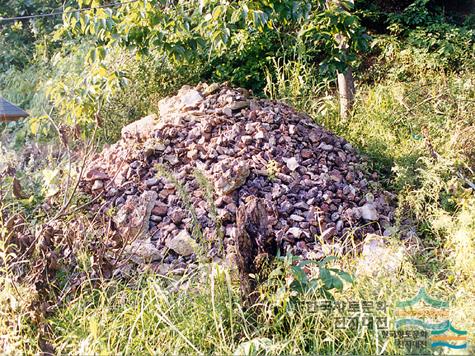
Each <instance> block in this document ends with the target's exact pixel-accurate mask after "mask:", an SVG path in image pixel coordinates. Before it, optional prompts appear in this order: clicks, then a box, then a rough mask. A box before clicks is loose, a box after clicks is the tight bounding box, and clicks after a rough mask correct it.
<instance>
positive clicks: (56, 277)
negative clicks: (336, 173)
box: [0, 0, 475, 355]
mask: <svg viewBox="0 0 475 356" xmlns="http://www.w3.org/2000/svg"><path fill="white" fill-rule="evenodd" d="M330 3H331V2H328V4H327V2H325V1H318V0H317V1H287V0H280V1H257V0H256V1H247V0H246V1H239V2H228V1H217V0H210V1H193V0H188V1H181V2H172V1H129V2H126V1H124V4H123V5H120V6H118V5H115V4H113V3H110V2H107V1H96V0H92V1H66V2H65V3H63V2H60V1H56V0H50V1H36V0H33V1H29V2H27V3H26V2H23V1H17V0H9V1H7V2H6V3H5V4H4V5H3V4H0V16H2V17H3V18H9V17H15V16H22V15H30V14H39V13H51V12H63V14H62V15H59V16H51V17H44V18H34V19H25V20H22V19H20V20H8V21H2V20H1V18H0V48H1V50H0V51H1V53H2V56H1V57H0V68H1V69H2V70H1V74H0V95H1V96H2V97H5V98H6V99H8V100H10V101H12V102H14V103H16V104H18V105H20V106H22V107H23V108H24V109H26V110H28V112H29V113H30V114H31V115H30V117H28V118H27V119H24V120H21V121H19V122H16V123H0V152H1V154H0V280H1V282H2V290H1V291H0V300H1V303H0V334H1V335H2V336H1V338H0V350H1V352H2V353H7V354H8V353H11V354H16V353H28V354H30V353H37V352H40V351H43V352H51V353H58V354H59V353H75V354H96V353H105V354H116V353H133V354H139V353H140V354H141V353H174V354H178V353H180V354H189V353H198V354H201V353H203V354H204V353H219V354H231V353H235V354H252V355H255V354H267V353H269V354H304V353H312V354H406V353H408V352H410V351H411V350H407V349H405V347H404V345H400V344H398V343H397V342H396V341H395V340H394V339H391V338H384V337H382V336H381V333H380V332H377V331H375V330H372V329H370V328H356V329H354V328H353V329H352V328H347V329H345V328H340V327H338V325H337V323H336V320H337V318H338V317H339V314H338V313H337V312H336V311H335V310H330V311H328V310H327V311H325V310H320V309H318V308H316V301H319V302H322V301H328V302H331V303H338V302H357V303H358V305H359V306H360V307H361V305H362V304H363V303H364V302H365V301H374V302H384V303H387V304H388V306H389V308H388V310H387V311H376V312H375V314H374V315H375V316H381V317H386V316H387V317H389V319H390V320H393V319H394V318H395V315H394V308H391V305H393V304H394V303H395V302H396V301H398V300H402V299H409V298H410V297H412V296H414V295H415V294H416V293H417V291H418V290H419V288H420V287H425V289H426V290H427V291H428V293H429V294H430V295H431V296H433V297H434V298H436V299H442V300H449V301H450V305H451V308H450V310H449V319H450V320H451V322H452V324H453V325H456V327H457V328H458V329H462V330H468V332H469V335H468V349H467V350H465V351H466V352H467V354H470V353H473V351H474V349H473V347H474V346H473V345H474V343H475V338H474V337H473V332H474V331H475V310H474V308H473V304H474V301H475V275H474V273H473V271H474V269H475V195H474V194H475V173H474V170H475V138H474V133H475V27H474V24H475V17H474V15H473V14H470V12H469V11H467V10H457V11H456V10H453V9H448V10H447V11H445V10H444V6H445V5H447V4H446V2H443V1H429V0H416V1H403V2H396V1H377V2H370V1H363V0H361V1H356V2H355V4H354V6H352V4H351V3H350V2H348V3H347V2H343V1H342V2H341V3H342V4H343V5H342V6H333V5H332V4H330ZM108 5H111V6H108ZM448 5H450V4H448ZM79 8H82V9H83V11H74V9H79ZM449 8H450V6H449ZM342 34H343V35H344V36H346V37H347V38H348V41H349V50H348V51H347V52H345V51H341V48H340V44H339V42H338V40H337V36H338V35H342ZM349 67H352V69H353V74H354V76H355V83H356V97H355V103H354V106H353V108H352V110H351V112H350V115H349V116H348V117H347V118H346V119H342V118H341V117H340V114H339V97H338V92H337V89H336V76H337V73H338V72H343V71H345V70H347V69H348V68H349ZM224 81H227V82H229V83H230V84H231V85H234V86H242V87H244V88H247V89H251V90H252V91H253V92H254V94H255V95H257V96H261V97H267V98H271V99H277V100H281V101H283V102H286V103H288V104H290V105H292V106H293V107H295V108H296V109H298V110H299V111H302V112H305V113H307V114H308V115H310V116H311V117H312V118H313V119H314V120H315V122H316V123H318V124H319V125H322V126H324V127H325V128H327V129H329V130H331V131H333V132H335V133H336V134H338V135H340V136H342V137H344V138H345V139H346V140H348V141H349V142H350V143H351V144H352V145H353V146H354V147H356V148H357V149H358V151H359V152H361V154H364V155H366V156H367V157H368V158H369V162H370V164H371V165H372V168H374V170H376V171H377V172H378V173H379V174H380V176H381V179H382V183H383V185H384V187H385V188H386V189H387V190H389V191H390V192H392V193H393V194H394V195H395V196H396V197H397V207H396V208H397V209H396V211H397V213H396V223H395V226H394V231H393V233H392V234H391V236H389V237H387V238H386V239H385V240H386V241H387V246H386V248H385V250H384V251H385V252H384V253H383V254H379V255H378V254H375V255H368V254H365V253H364V250H363V252H362V248H363V245H364V244H365V242H364V241H358V240H357V239H354V237H353V236H348V237H347V238H346V239H345V240H344V241H338V242H335V243H334V244H324V246H323V248H324V251H325V254H326V258H325V259H323V260H320V261H314V263H310V262H308V264H307V265H305V266H304V265H300V266H299V265H298V263H301V262H298V261H295V259H294V258H293V256H279V257H278V258H276V259H275V260H274V262H273V263H272V265H270V266H268V267H266V268H268V273H267V275H268V278H266V279H264V280H259V281H258V287H257V292H256V293H257V297H256V300H255V302H254V304H253V305H251V306H247V305H245V304H244V303H243V301H242V300H241V296H240V294H239V286H238V285H237V282H236V278H235V276H233V271H232V270H230V269H228V268H226V267H224V266H222V265H220V264H218V263H214V262H211V261H206V260H205V259H204V260H203V261H201V263H200V265H199V268H198V269H197V270H193V271H187V272H186V273H184V275H182V276H180V277H176V276H172V275H159V274H157V273H156V271H152V270H146V269H145V270H141V271H140V272H139V271H137V272H136V273H135V274H134V273H133V272H132V273H131V275H129V276H116V275H114V273H113V272H112V271H108V269H107V268H105V265H104V261H103V259H102V257H103V256H104V255H105V254H106V253H107V246H108V244H109V243H111V242H110V241H105V240H104V239H103V236H104V235H105V234H104V231H105V229H107V228H108V227H107V226H106V225H104V223H103V219H101V217H100V216H98V215H94V216H91V214H90V213H89V212H88V210H87V209H84V208H85V207H87V206H88V204H89V203H90V199H91V198H90V197H87V196H85V195H83V194H82V193H80V192H79V191H78V189H77V184H76V182H77V181H78V178H79V176H80V175H81V173H82V169H83V165H84V161H85V160H86V158H88V157H90V156H92V155H93V153H94V152H95V151H98V150H100V149H101V148H102V147H103V145H105V144H110V143H113V142H115V141H116V140H117V139H118V138H119V137H120V129H121V127H122V126H124V125H126V124H128V123H130V122H132V121H134V120H136V119H138V118H140V117H142V116H145V115H146V114H149V113H154V112H156V110H157V106H158V101H159V100H160V99H162V98H164V97H166V96H168V95H170V94H172V93H174V92H176V91H177V90H178V89H179V88H180V87H181V86H182V85H184V84H196V83H199V82H208V83H212V82H224ZM203 185H204V186H205V183H203ZM58 232H59V233H58ZM402 236H404V237H405V238H404V239H402V238H401V237H402ZM342 246H351V247H352V248H351V249H342V248H341V247H342ZM348 250H349V251H351V252H347V251H348ZM343 251H345V252H343ZM108 272H110V273H108ZM330 272H331V273H330ZM256 278H259V276H256ZM429 346H430V345H429ZM422 351H425V352H428V353H431V352H434V351H435V352H441V353H442V354H443V353H444V352H447V350H446V349H438V350H437V349H436V350H433V349H431V348H428V349H426V350H422ZM422 351H421V350H419V351H418V352H422Z"/></svg>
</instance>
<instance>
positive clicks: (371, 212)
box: [359, 203, 379, 220]
mask: <svg viewBox="0 0 475 356" xmlns="http://www.w3.org/2000/svg"><path fill="white" fill-rule="evenodd" d="M359 211H360V214H361V217H362V218H363V219H365V220H378V218H379V214H378V212H377V211H376V208H375V207H374V205H373V204H370V203H368V204H365V205H363V206H362V207H360V208H359Z"/></svg>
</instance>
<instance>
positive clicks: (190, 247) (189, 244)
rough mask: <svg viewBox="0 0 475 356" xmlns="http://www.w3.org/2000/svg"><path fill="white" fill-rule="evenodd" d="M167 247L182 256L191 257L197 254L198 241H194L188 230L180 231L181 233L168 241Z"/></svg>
mask: <svg viewBox="0 0 475 356" xmlns="http://www.w3.org/2000/svg"><path fill="white" fill-rule="evenodd" d="M165 245H166V246H167V247H168V248H169V249H170V250H173V251H175V252H176V253H177V254H179V255H181V256H189V255H191V254H192V253H194V252H195V249H196V246H197V244H196V241H195V240H193V239H192V238H191V236H190V234H189V233H188V232H187V231H186V230H182V231H180V233H179V234H178V235H176V236H174V237H173V238H171V239H170V240H167V242H166V243H165Z"/></svg>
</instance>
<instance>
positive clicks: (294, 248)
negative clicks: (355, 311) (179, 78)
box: [81, 84, 393, 263]
mask: <svg viewBox="0 0 475 356" xmlns="http://www.w3.org/2000/svg"><path fill="white" fill-rule="evenodd" d="M122 133H123V137H122V139H121V140H120V141H119V142H117V143H116V144H113V145H111V146H110V147H107V148H106V149H105V150H104V151H103V152H102V153H101V154H99V155H98V156H97V157H95V158H94V160H93V161H92V162H91V163H90V164H89V166H88V169H87V171H86V174H85V179H84V180H83V181H82V183H81V187H82V189H83V191H85V192H88V193H90V194H92V195H94V196H95V195H97V194H104V196H105V199H106V202H105V203H102V204H96V205H95V206H94V207H93V209H96V210H98V211H100V212H102V213H104V214H106V211H107V210H108V209H110V208H113V209H115V211H117V213H116V214H115V216H114V218H113V221H114V223H115V228H116V229H117V233H119V234H121V235H127V238H128V239H131V238H132V236H135V238H137V235H138V239H139V240H143V241H146V242H147V243H148V242H150V243H153V244H154V246H155V247H156V249H157V251H155V250H154V251H152V252H151V253H148V254H149V255H151V256H149V257H151V258H155V257H156V256H158V255H159V254H162V255H163V256H164V257H163V258H164V259H165V260H166V261H165V262H166V263H172V262H173V261H174V260H176V261H180V263H182V262H183V261H186V260H187V259H194V258H195V253H194V252H193V251H194V248H193V246H192V244H191V241H192V240H193V239H198V238H202V239H203V242H205V243H206V246H208V247H209V251H207V253H208V256H210V257H215V256H220V257H222V258H224V257H225V256H224V255H223V254H230V253H233V251H234V250H233V249H234V247H235V245H236V241H235V240H236V231H237V230H236V228H237V226H236V213H237V210H238V209H239V208H240V207H242V206H244V205H245V203H246V201H248V200H249V199H250V198H258V199H261V200H260V201H262V202H263V204H265V206H266V211H267V216H268V218H267V224H268V225H269V226H268V229H267V230H266V231H269V236H271V238H272V239H273V241H274V243H275V244H276V246H277V247H278V249H280V250H281V252H282V253H286V252H287V251H289V252H291V253H293V254H298V255H303V256H304V257H305V256H306V255H307V254H308V253H317V252H318V251H320V249H319V244H320V242H319V241H322V240H323V241H334V240H339V239H341V238H343V237H344V236H345V235H347V234H350V233H352V234H354V235H355V236H356V237H360V238H362V237H364V236H365V235H366V234H368V233H380V234H382V231H381V229H385V228H387V227H388V226H390V225H391V221H392V219H393V208H392V206H391V200H392V199H393V197H392V195H391V194H390V193H388V192H386V191H384V190H383V189H382V188H381V186H380V184H379V183H378V177H377V174H376V173H373V172H370V171H369V169H368V165H367V164H366V162H365V160H364V159H363V158H361V157H360V156H359V155H358V154H357V152H356V151H355V149H354V148H353V147H352V146H351V145H350V144H349V143H348V142H346V141H345V140H344V139H343V138H341V137H338V136H336V135H334V134H332V133H330V132H329V131H327V130H326V129H324V128H322V127H320V126H318V125H316V124H315V123H314V122H313V120H312V119H311V118H310V117H308V116H307V115H305V114H300V113H297V112H296V111H295V110H294V109H292V108H291V107H289V106H287V105H285V104H282V103H280V102H276V101H269V100H260V99H254V98H252V97H250V95H249V93H248V92H247V91H246V90H244V89H232V88H229V87H227V86H225V85H217V84H213V85H210V86H208V85H206V84H200V85H199V86H198V87H196V88H191V87H188V86H186V87H183V88H182V89H181V90H180V91H179V93H178V95H177V96H174V97H171V98H166V99H164V100H162V101H161V102H160V104H159V115H158V116H155V115H151V116H148V117H146V118H144V119H142V120H139V121H136V122H134V123H132V124H130V125H129V126H126V127H124V128H123V130H122ZM158 167H163V169H164V170H165V171H167V172H169V173H170V175H171V176H172V177H173V179H171V178H170V176H167V175H166V174H165V175H164V174H162V175H159V174H158V171H159V169H158ZM196 172H201V173H202V176H203V177H205V178H206V182H204V183H203V182H200V179H198V178H197V174H196ZM98 181H99V182H100V183H96V182H98ZM210 192H211V193H210ZM197 232H200V233H199V234H198V235H200V234H201V235H202V236H195V235H196V234H197ZM317 237H318V238H317ZM165 256H168V257H165Z"/></svg>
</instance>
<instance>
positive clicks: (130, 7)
mask: <svg viewBox="0 0 475 356" xmlns="http://www.w3.org/2000/svg"><path fill="white" fill-rule="evenodd" d="M328 1H331V0H313V1H310V0H307V1H291V0H274V1H268V0H242V1H225V0H187V1H178V2H177V1H166V0H145V1H137V2H132V3H126V4H125V5H123V6H120V7H118V8H100V7H98V5H99V2H98V1H87V0H84V1H82V6H85V7H93V9H92V10H90V11H82V12H70V11H71V10H72V9H69V8H67V9H65V10H66V11H67V15H65V17H64V27H63V29H62V30H61V31H62V32H63V34H64V35H66V36H71V35H73V36H74V35H76V36H82V37H87V38H88V39H91V40H92V41H93V42H94V43H95V46H94V48H93V49H92V50H91V52H90V55H89V56H88V60H89V61H91V62H96V63H100V62H101V60H102V59H103V58H104V57H105V56H106V55H107V52H108V50H109V49H111V48H112V47H113V46H117V45H119V46H121V47H124V48H128V49H131V50H132V51H134V52H135V53H137V54H141V53H146V52H147V51H149V50H150V49H154V51H159V52H161V53H163V55H164V56H167V58H170V59H172V60H174V61H176V62H178V63H184V64H186V63H187V62H189V61H190V60H191V61H192V60H193V59H195V58H197V57H200V58H213V57H214V58H216V57H217V56H222V55H223V54H226V53H227V52H228V51H232V49H233V48H235V47H233V45H234V46H235V44H236V43H238V42H240V41H242V38H246V37H247V38H249V37H251V36H254V35H255V34H265V33H267V32H274V33H279V34H281V35H282V36H285V37H286V38H293V39H294V44H295V47H296V48H297V47H299V50H300V49H301V48H304V50H303V51H304V52H305V56H307V58H308V59H309V62H311V63H314V64H315V68H316V69H315V70H316V75H318V74H320V75H325V76H327V77H328V76H333V78H335V77H336V75H337V73H341V74H342V75H343V77H342V79H343V78H345V80H344V81H343V80H342V81H341V83H342V84H341V85H339V87H340V90H343V89H345V91H346V92H348V93H350V94H351V93H353V92H354V87H352V86H347V87H346V88H345V87H344V86H343V85H344V84H348V83H350V82H349V80H347V79H348V78H351V70H349V68H350V65H351V63H352V62H354V61H355V59H356V53H357V52H358V50H360V49H361V48H362V47H363V46H364V44H365V37H364V36H363V30H362V28H361V26H360V24H359V20H358V18H357V17H356V16H354V15H353V14H351V13H350V12H349V11H348V9H350V8H351V4H350V5H347V3H346V1H344V0H339V1H338V6H327V5H328ZM335 1H336V0H335ZM106 69H107V68H106ZM322 73H323V74H322ZM338 82H340V79H338ZM348 89H349V91H348ZM342 98H343V99H346V100H347V101H348V100H349V102H351V100H352V97H350V96H349V94H346V95H343V96H342ZM342 107H344V108H346V109H345V110H344V113H347V112H348V105H345V106H342Z"/></svg>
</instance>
